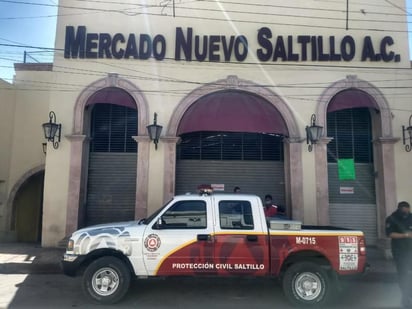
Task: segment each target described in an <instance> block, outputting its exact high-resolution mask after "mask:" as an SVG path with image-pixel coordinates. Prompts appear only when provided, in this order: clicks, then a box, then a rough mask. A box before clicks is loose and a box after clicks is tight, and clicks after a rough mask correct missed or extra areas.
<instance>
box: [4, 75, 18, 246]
mask: <svg viewBox="0 0 412 309" xmlns="http://www.w3.org/2000/svg"><path fill="white" fill-rule="evenodd" d="M0 89H1V90H0V106H1V113H0V145H2V147H0V239H1V238H4V239H8V238H10V237H11V235H10V233H8V231H7V229H6V224H7V223H8V222H7V221H8V218H7V213H8V212H7V196H8V194H7V193H8V187H9V186H10V183H9V165H10V158H11V146H12V137H13V123H14V109H15V104H14V103H15V90H14V86H13V85H12V84H9V83H7V82H5V81H3V80H1V79H0Z"/></svg>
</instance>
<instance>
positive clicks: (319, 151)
mask: <svg viewBox="0 0 412 309" xmlns="http://www.w3.org/2000/svg"><path fill="white" fill-rule="evenodd" d="M331 140H332V138H328V137H323V138H321V139H320V140H319V141H318V142H317V143H316V144H314V145H313V148H314V152H315V154H314V155H315V179H316V212H317V221H318V222H317V224H319V225H329V184H328V155H327V153H328V144H329V142H330V141H331Z"/></svg>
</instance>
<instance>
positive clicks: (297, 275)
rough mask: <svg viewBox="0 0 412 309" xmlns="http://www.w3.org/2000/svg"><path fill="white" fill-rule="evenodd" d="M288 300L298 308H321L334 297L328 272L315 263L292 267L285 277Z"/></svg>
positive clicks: (300, 263)
mask: <svg viewBox="0 0 412 309" xmlns="http://www.w3.org/2000/svg"><path fill="white" fill-rule="evenodd" d="M282 285H283V292H284V294H285V296H286V298H287V299H288V300H289V301H290V302H291V303H293V304H294V305H298V306H305V307H309V306H316V307H320V306H322V305H324V304H326V303H327V302H328V301H329V299H330V298H331V297H332V295H333V289H334V288H333V286H332V281H331V279H330V277H329V276H328V273H327V271H326V270H324V269H323V268H321V266H319V265H318V264H316V263H313V262H299V263H296V264H293V265H291V266H290V267H289V268H288V269H287V270H286V272H285V274H284V276H283V282H282Z"/></svg>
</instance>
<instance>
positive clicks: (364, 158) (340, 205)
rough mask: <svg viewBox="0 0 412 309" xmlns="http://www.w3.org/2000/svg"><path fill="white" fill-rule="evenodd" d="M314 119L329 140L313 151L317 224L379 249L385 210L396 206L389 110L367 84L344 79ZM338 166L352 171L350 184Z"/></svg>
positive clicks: (321, 103)
mask: <svg viewBox="0 0 412 309" xmlns="http://www.w3.org/2000/svg"><path fill="white" fill-rule="evenodd" d="M316 115H317V119H318V120H319V123H318V124H319V125H321V126H323V127H325V128H327V132H326V134H327V136H328V137H327V138H324V139H323V140H322V141H321V142H320V143H318V145H317V147H316V149H315V162H316V171H317V180H318V181H317V184H316V188H317V212H318V222H319V224H325V225H328V224H331V221H332V222H333V223H334V224H338V225H341V226H347V227H352V228H359V229H361V230H363V231H364V232H365V234H366V238H367V243H368V245H379V241H380V240H384V238H385V232H384V231H385V224H384V223H385V217H386V216H387V215H388V214H387V209H388V206H392V205H395V203H396V196H395V193H396V189H395V187H396V181H395V174H394V171H395V168H394V149H393V144H394V143H395V142H396V139H395V138H394V137H393V135H392V125H391V119H392V118H391V112H390V108H389V105H388V103H387V102H386V100H385V97H384V95H383V94H382V93H381V92H380V91H379V89H377V88H376V87H374V86H373V85H372V84H370V83H368V82H366V81H363V80H360V79H358V78H357V77H356V76H348V77H347V78H346V79H344V80H340V81H337V82H335V83H334V84H332V85H331V86H330V87H329V88H327V89H326V90H325V91H324V93H323V94H322V96H321V98H320V100H319V103H318V107H317V112H316ZM333 139H336V141H333ZM331 140H332V142H331ZM339 149H340V150H339ZM332 157H334V159H333V158H332ZM349 157H350V158H349ZM340 158H342V159H352V162H339V160H340ZM332 161H335V162H332ZM349 161H350V160H349ZM339 164H340V165H341V166H340V167H341V168H343V169H345V168H348V167H349V168H351V169H354V171H355V173H354V174H352V175H351V176H350V177H352V178H354V179H343V178H342V177H340V176H339V174H338V173H339V172H338V169H339ZM346 164H348V165H346ZM332 165H335V166H334V167H333V166H332ZM345 165H346V167H345ZM333 171H334V172H333ZM383 175H385V177H383ZM336 220H338V222H337V221H336ZM372 221H373V222H372ZM355 225H356V226H355Z"/></svg>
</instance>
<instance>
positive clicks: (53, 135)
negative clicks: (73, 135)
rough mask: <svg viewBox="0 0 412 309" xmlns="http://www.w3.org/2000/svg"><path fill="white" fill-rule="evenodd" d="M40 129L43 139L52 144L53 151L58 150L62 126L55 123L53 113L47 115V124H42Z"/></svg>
mask: <svg viewBox="0 0 412 309" xmlns="http://www.w3.org/2000/svg"><path fill="white" fill-rule="evenodd" d="M42 127H43V131H44V138H45V139H46V140H47V141H48V142H52V144H53V148H54V149H57V148H59V143H60V138H61V129H62V125H61V124H60V123H56V114H55V113H54V112H53V111H51V112H50V113H49V122H45V123H43V124H42Z"/></svg>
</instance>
